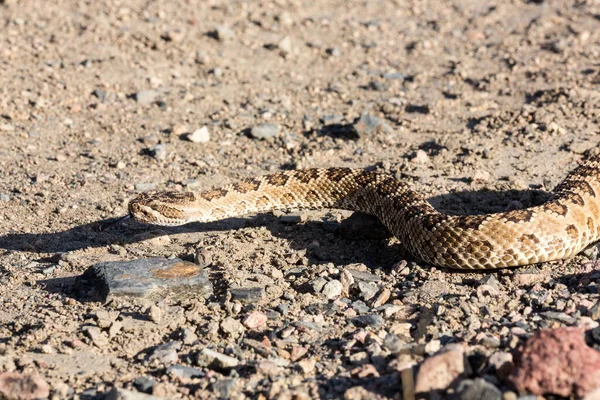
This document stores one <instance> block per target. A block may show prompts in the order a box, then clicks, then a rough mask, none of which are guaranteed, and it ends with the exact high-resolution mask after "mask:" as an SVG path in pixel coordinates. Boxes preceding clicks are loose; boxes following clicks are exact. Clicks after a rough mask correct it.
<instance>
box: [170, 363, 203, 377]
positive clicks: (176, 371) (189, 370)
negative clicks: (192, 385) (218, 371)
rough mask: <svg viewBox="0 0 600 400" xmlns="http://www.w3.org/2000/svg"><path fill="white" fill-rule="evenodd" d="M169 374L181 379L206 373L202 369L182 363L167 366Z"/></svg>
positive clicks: (201, 375)
mask: <svg viewBox="0 0 600 400" xmlns="http://www.w3.org/2000/svg"><path fill="white" fill-rule="evenodd" d="M167 374H168V375H170V376H175V377H177V378H180V379H192V378H201V377H203V376H204V375H206V374H205V373H204V372H203V371H202V370H200V369H198V368H194V367H188V366H185V365H181V364H175V365H171V366H169V367H168V368H167Z"/></svg>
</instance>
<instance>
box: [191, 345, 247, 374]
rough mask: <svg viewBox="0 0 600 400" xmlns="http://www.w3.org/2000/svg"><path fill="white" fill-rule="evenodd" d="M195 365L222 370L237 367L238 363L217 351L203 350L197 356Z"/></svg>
mask: <svg viewBox="0 0 600 400" xmlns="http://www.w3.org/2000/svg"><path fill="white" fill-rule="evenodd" d="M197 363H198V365H200V366H203V367H208V368H211V369H218V370H222V369H228V368H234V367H237V365H238V364H239V361H238V360H237V359H236V358H233V357H230V356H227V355H225V354H222V353H219V352H217V351H214V350H211V349H203V350H202V351H201V352H200V354H199V355H198V360H197Z"/></svg>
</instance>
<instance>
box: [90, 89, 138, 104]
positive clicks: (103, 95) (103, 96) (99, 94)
mask: <svg viewBox="0 0 600 400" xmlns="http://www.w3.org/2000/svg"><path fill="white" fill-rule="evenodd" d="M92 94H93V95H94V96H95V97H96V98H97V99H98V100H100V101H101V102H103V103H104V102H105V101H106V99H107V97H108V95H107V94H106V92H105V91H104V90H102V89H96V90H94V91H93V92H92ZM136 99H137V96H136Z"/></svg>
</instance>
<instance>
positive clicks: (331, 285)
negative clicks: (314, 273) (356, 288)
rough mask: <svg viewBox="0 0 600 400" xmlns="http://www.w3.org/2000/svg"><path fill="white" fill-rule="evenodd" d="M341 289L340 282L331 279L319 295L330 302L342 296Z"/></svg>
mask: <svg viewBox="0 0 600 400" xmlns="http://www.w3.org/2000/svg"><path fill="white" fill-rule="evenodd" d="M342 289H343V286H342V282H340V281H338V280H337V279H332V280H330V281H329V282H327V283H326V284H325V285H324V286H323V289H322V291H321V293H323V295H324V296H325V298H327V299H329V300H331V299H334V298H336V297H339V296H340V295H341V294H342Z"/></svg>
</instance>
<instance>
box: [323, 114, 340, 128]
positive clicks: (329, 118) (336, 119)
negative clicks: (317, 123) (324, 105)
mask: <svg viewBox="0 0 600 400" xmlns="http://www.w3.org/2000/svg"><path fill="white" fill-rule="evenodd" d="M343 122H344V117H342V116H341V115H335V114H332V115H323V116H322V117H321V123H322V124H323V125H324V126H331V125H339V124H342V123H343Z"/></svg>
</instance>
